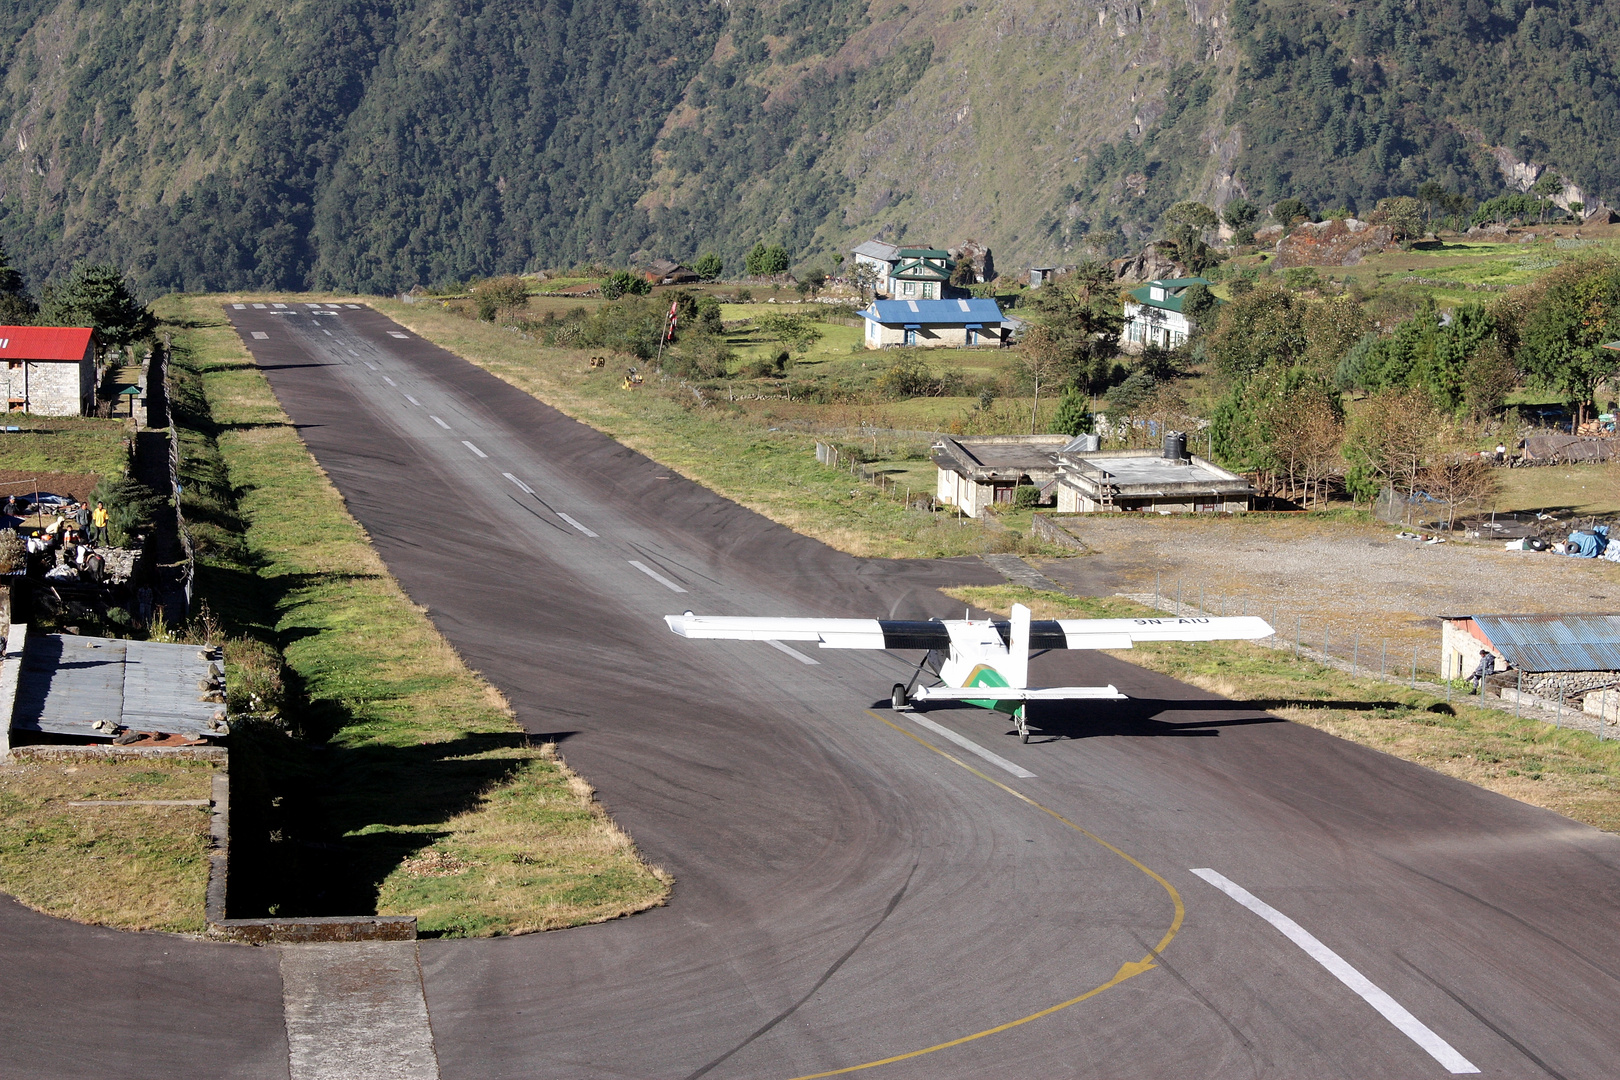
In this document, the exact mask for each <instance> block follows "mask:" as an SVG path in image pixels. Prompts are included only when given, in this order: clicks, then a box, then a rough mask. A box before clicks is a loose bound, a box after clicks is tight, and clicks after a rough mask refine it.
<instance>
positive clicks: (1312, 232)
mask: <svg viewBox="0 0 1620 1080" xmlns="http://www.w3.org/2000/svg"><path fill="white" fill-rule="evenodd" d="M1398 246H1399V245H1397V244H1396V243H1395V234H1394V232H1393V230H1391V229H1390V227H1389V226H1388V225H1369V224H1368V223H1367V222H1365V221H1358V220H1357V219H1355V218H1335V219H1333V220H1331V221H1322V222H1316V223H1314V224H1313V223H1311V222H1306V223H1305V224H1303V225H1300V226H1299V227H1298V228H1296V229H1295V230H1294V231H1293V232H1291V233H1289V234H1288V235H1287V236H1285V237H1283V238H1282V239H1281V240H1279V241H1277V261H1276V263H1275V264H1274V265H1276V266H1277V267H1278V268H1279V269H1286V268H1288V267H1290V266H1354V265H1356V263H1358V262H1360V261H1361V260H1362V258H1363V257H1364V256H1367V255H1374V254H1377V253H1378V252H1380V251H1390V250H1392V249H1394V248H1396V247H1398Z"/></svg>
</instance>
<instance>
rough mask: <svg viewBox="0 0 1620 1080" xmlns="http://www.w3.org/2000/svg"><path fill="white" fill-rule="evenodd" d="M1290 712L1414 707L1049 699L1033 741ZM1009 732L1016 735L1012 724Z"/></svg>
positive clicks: (1213, 728)
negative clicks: (1206, 715)
mask: <svg viewBox="0 0 1620 1080" xmlns="http://www.w3.org/2000/svg"><path fill="white" fill-rule="evenodd" d="M872 708H873V709H882V710H888V709H890V708H891V705H890V703H889V700H888V699H887V698H884V699H882V700H880V701H874V702H873V703H872ZM1286 708H1316V709H1342V710H1345V711H1347V712H1373V711H1375V710H1380V709H1399V710H1403V711H1405V710H1409V709H1410V708H1411V705H1410V704H1408V703H1406V702H1402V701H1334V700H1328V699H1322V698H1310V699H1303V698H1252V699H1249V700H1244V701H1235V700H1229V699H1226V698H1192V699H1180V700H1168V699H1159V698H1146V697H1133V698H1127V699H1125V700H1124V701H1104V702H1091V701H1043V702H1037V703H1036V705H1035V707H1034V708H1032V709H1031V710H1030V719H1029V724H1030V729H1031V735H1030V742H1031V743H1038V742H1059V741H1066V740H1071V739H1096V738H1104V737H1111V738H1167V737H1168V738H1216V737H1218V736H1219V735H1220V729H1221V728H1229V727H1249V726H1252V725H1255V724H1286V723H1288V722H1289V721H1287V720H1285V719H1283V718H1282V717H1280V716H1272V715H1270V713H1271V711H1272V710H1275V709H1286ZM1200 712H1202V713H1214V714H1222V713H1226V714H1237V715H1229V716H1226V717H1224V718H1222V717H1220V716H1211V717H1210V718H1209V719H1193V720H1185V719H1175V720H1170V719H1165V718H1164V717H1165V716H1166V715H1167V714H1179V715H1182V716H1184V715H1185V714H1187V713H1200ZM927 713H928V714H930V715H933V714H940V715H942V716H943V715H946V714H954V715H957V716H959V717H960V718H963V719H966V718H968V717H970V716H976V717H979V718H981V720H982V721H983V722H984V723H985V724H987V725H988V726H989V728H999V727H1001V726H1003V724H1002V720H1003V717H1002V716H1001V715H999V714H994V713H991V712H990V711H989V710H987V709H982V708H980V707H978V706H976V705H969V704H967V703H966V702H939V703H936V704H930V705H929V706H928V708H927ZM1005 727H1006V731H1007V733H1008V734H1016V731H1014V730H1013V728H1012V727H1011V725H1010V723H1008V724H1006V725H1005Z"/></svg>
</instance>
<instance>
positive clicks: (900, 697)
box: [889, 683, 906, 709]
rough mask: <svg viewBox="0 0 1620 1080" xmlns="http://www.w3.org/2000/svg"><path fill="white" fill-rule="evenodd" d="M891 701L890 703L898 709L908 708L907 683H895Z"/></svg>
mask: <svg viewBox="0 0 1620 1080" xmlns="http://www.w3.org/2000/svg"><path fill="white" fill-rule="evenodd" d="M889 701H890V704H892V705H893V706H894V707H895V708H896V709H903V708H905V707H906V684H905V683H895V684H894V690H893V691H891V693H890V696H889Z"/></svg>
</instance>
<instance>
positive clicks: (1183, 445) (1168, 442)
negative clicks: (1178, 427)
mask: <svg viewBox="0 0 1620 1080" xmlns="http://www.w3.org/2000/svg"><path fill="white" fill-rule="evenodd" d="M1164 457H1165V460H1166V461H1186V460H1187V433H1186V432H1185V431H1167V432H1165V433H1164Z"/></svg>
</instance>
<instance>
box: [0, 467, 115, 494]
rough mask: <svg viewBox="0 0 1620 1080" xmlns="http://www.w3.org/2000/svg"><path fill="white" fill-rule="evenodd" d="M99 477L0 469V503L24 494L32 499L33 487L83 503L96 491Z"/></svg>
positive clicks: (86, 474)
mask: <svg viewBox="0 0 1620 1080" xmlns="http://www.w3.org/2000/svg"><path fill="white" fill-rule="evenodd" d="M100 481H101V477H99V476H97V475H96V474H95V473H60V472H29V471H27V470H26V469H0V501H3V500H4V499H5V497H6V496H7V495H22V494H26V495H27V496H28V497H29V498H33V495H34V485H35V484H38V485H39V490H40V491H50V492H54V493H55V494H57V495H67V496H69V497H71V498H74V499H78V500H80V501H83V500H85V499H88V498H89V497H90V493H91V492H92V491H94V490H96V484H98V483H99V482H100Z"/></svg>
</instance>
